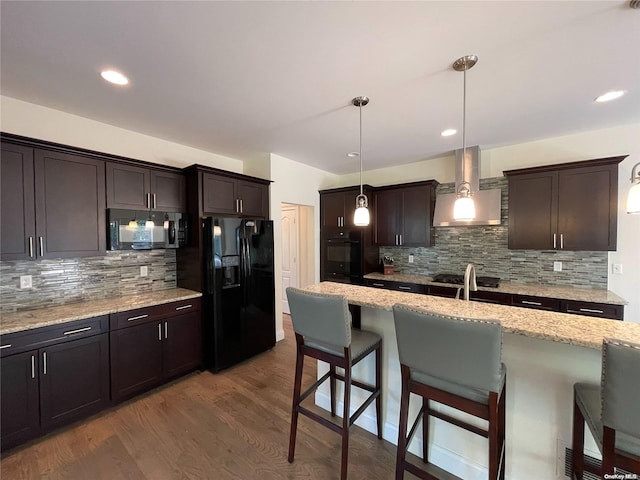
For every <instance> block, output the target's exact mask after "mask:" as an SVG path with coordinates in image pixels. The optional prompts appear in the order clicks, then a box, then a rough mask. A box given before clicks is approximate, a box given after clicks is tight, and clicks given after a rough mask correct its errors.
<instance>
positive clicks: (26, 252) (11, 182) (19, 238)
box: [0, 142, 36, 260]
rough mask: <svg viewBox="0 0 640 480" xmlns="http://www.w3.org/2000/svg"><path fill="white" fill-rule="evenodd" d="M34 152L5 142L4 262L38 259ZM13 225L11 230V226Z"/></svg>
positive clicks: (0, 241)
mask: <svg viewBox="0 0 640 480" xmlns="http://www.w3.org/2000/svg"><path fill="white" fill-rule="evenodd" d="M33 179H34V176H33V149H32V148H29V147H23V146H20V145H13V144H10V143H6V142H2V155H0V182H1V185H0V196H1V198H0V224H2V228H0V259H1V260H28V259H30V258H35V243H34V241H35V238H36V218H35V203H34V199H35V196H34V180H33ZM9 225H10V226H11V227H10V228H8V226H9Z"/></svg>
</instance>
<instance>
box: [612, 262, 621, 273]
mask: <svg viewBox="0 0 640 480" xmlns="http://www.w3.org/2000/svg"><path fill="white" fill-rule="evenodd" d="M611 271H612V272H613V273H615V274H616V275H622V264H621V263H614V264H613V268H612V269H611Z"/></svg>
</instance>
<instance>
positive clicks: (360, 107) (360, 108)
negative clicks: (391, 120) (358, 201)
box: [359, 100, 362, 195]
mask: <svg viewBox="0 0 640 480" xmlns="http://www.w3.org/2000/svg"><path fill="white" fill-rule="evenodd" d="M359 110H360V195H362V100H361V101H360V106H359Z"/></svg>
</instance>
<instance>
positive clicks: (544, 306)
mask: <svg viewBox="0 0 640 480" xmlns="http://www.w3.org/2000/svg"><path fill="white" fill-rule="evenodd" d="M511 305H514V306H516V307H525V308H535V309H538V310H550V311H553V312H560V311H562V309H561V301H560V300H559V299H557V298H547V297H532V296H528V295H512V296H511Z"/></svg>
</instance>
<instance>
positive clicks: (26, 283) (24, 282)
mask: <svg viewBox="0 0 640 480" xmlns="http://www.w3.org/2000/svg"><path fill="white" fill-rule="evenodd" d="M32 287H33V282H32V278H31V275H20V288H32Z"/></svg>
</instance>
